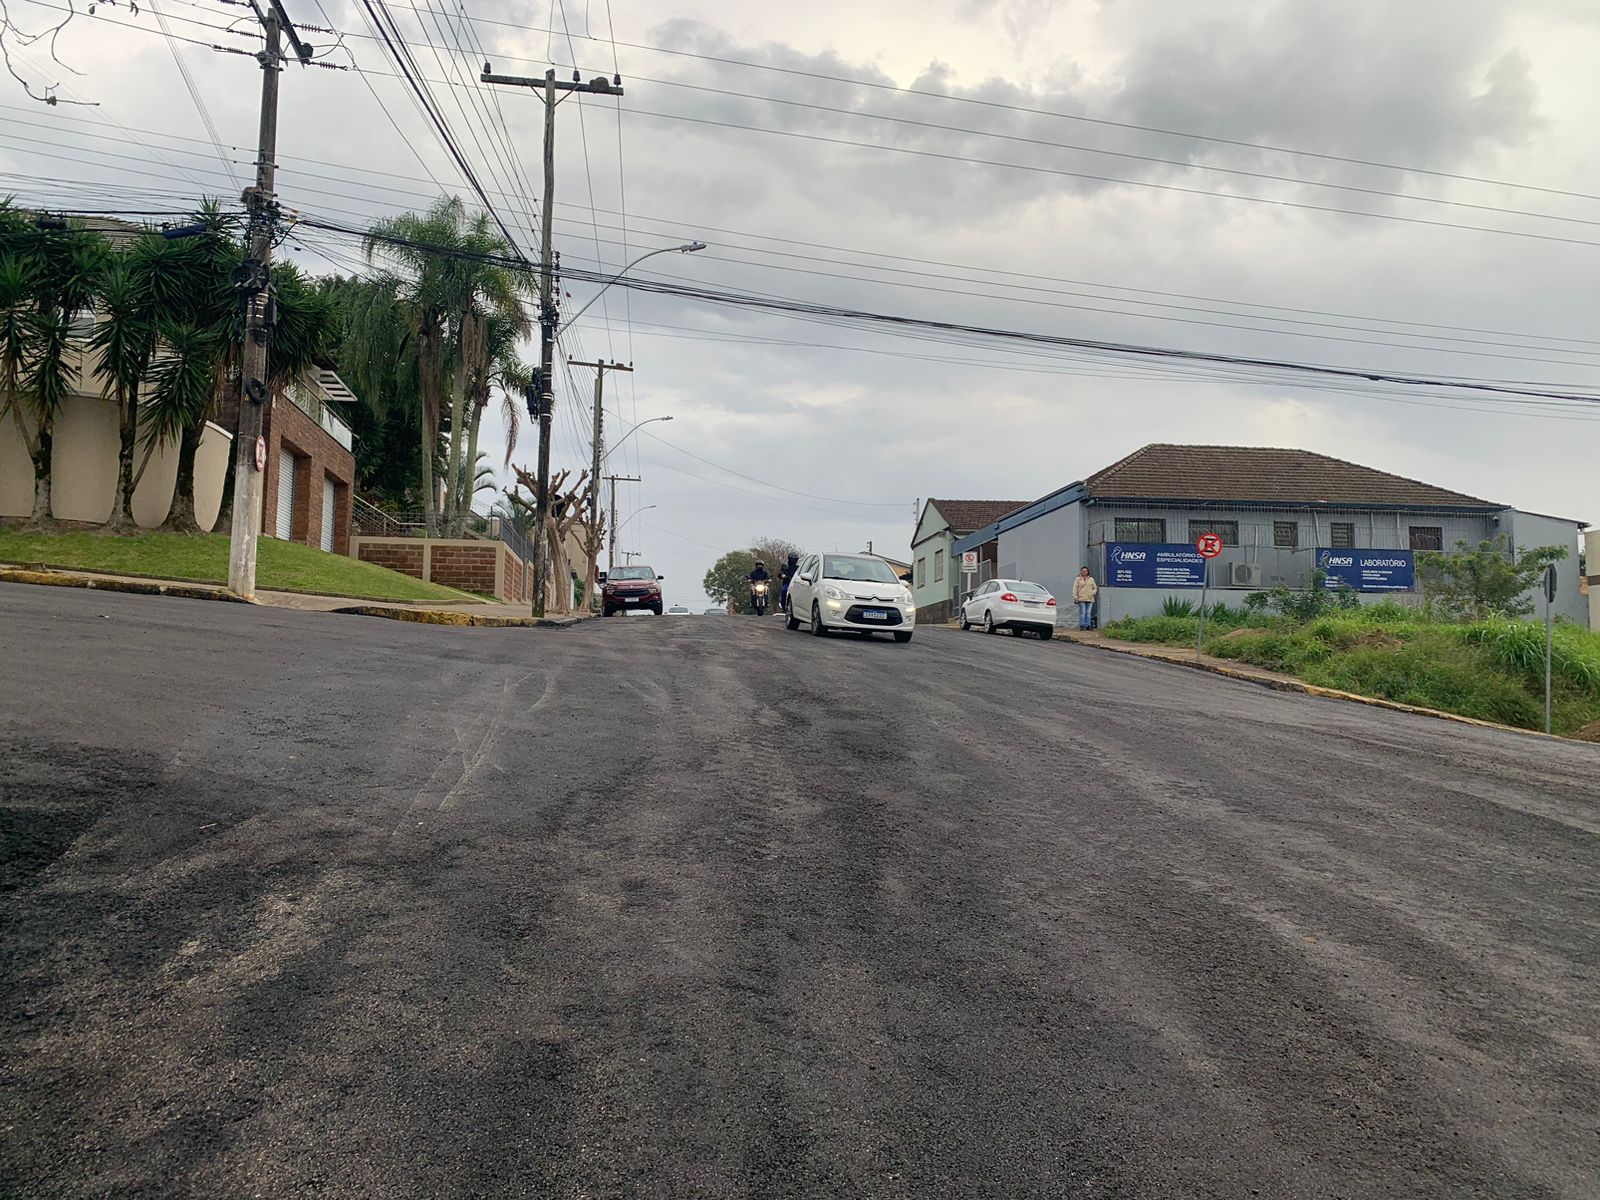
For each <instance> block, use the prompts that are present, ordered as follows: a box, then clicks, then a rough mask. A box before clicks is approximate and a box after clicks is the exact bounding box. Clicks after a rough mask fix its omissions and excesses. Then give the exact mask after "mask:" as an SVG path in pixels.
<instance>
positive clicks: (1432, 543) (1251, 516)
mask: <svg viewBox="0 0 1600 1200" xmlns="http://www.w3.org/2000/svg"><path fill="white" fill-rule="evenodd" d="M1581 527H1582V522H1579V521H1576V520H1565V519H1562V518H1557V517H1548V516H1543V515H1540V514H1536V513H1528V512H1521V511H1518V510H1516V509H1513V508H1510V507H1508V506H1507V505H1504V504H1500V503H1495V502H1492V501H1487V500H1482V499H1479V498H1477V497H1474V496H1468V495H1465V494H1463V493H1460V492H1454V491H1451V490H1449V489H1447V488H1441V487H1436V486H1434V485H1432V484H1427V483H1422V482H1419V481H1417V480H1413V479H1407V478H1405V477H1403V476H1399V475H1392V474H1389V473H1388V472H1385V471H1378V470H1374V469H1373V468H1370V467H1364V466H1360V465H1359V464H1356V463H1350V462H1345V461H1343V460H1342V459H1335V458H1329V457H1327V456H1325V455H1320V454H1313V453H1311V452H1309V451H1304V450H1280V449H1267V448H1257V447H1234V446H1175V445H1152V446H1146V447H1144V448H1143V449H1142V450H1139V451H1136V452H1135V453H1133V454H1131V455H1129V456H1128V457H1127V458H1124V459H1122V460H1120V461H1119V462H1116V463H1113V464H1112V465H1111V466H1109V467H1107V468H1105V469H1104V470H1102V471H1099V472H1097V473H1095V474H1094V475H1091V476H1089V477H1088V478H1087V479H1084V480H1080V481H1077V482H1075V483H1071V484H1068V485H1067V486H1066V487H1064V488H1061V489H1059V490H1057V491H1055V492H1052V493H1050V494H1049V495H1047V496H1044V497H1042V498H1041V499H1039V500H1036V501H1034V502H1033V503H1032V504H1028V505H1025V506H1023V507H1021V508H1019V509H1017V510H1016V511H1014V512H1011V513H1008V514H1006V515H1005V516H1003V517H1001V518H1000V519H998V520H996V521H994V522H992V523H991V524H989V525H987V526H985V527H984V528H983V529H980V530H976V531H974V532H973V533H971V534H969V535H967V536H965V537H960V538H956V539H955V540H954V541H953V542H952V543H951V547H950V551H951V553H953V554H957V555H959V554H961V553H962V552H964V551H967V550H977V551H978V552H979V553H980V555H984V556H986V557H988V558H992V559H993V561H994V563H995V571H994V573H995V574H998V575H1000V576H1003V577H1007V578H1011V577H1017V578H1024V579H1031V580H1034V581H1035V582H1037V583H1040V584H1043V585H1044V586H1045V587H1048V588H1050V589H1051V590H1052V591H1053V592H1055V593H1056V594H1057V595H1070V594H1071V588H1072V579H1073V577H1074V576H1075V575H1076V574H1077V573H1078V570H1079V568H1080V567H1085V566H1087V567H1088V568H1089V569H1090V572H1091V573H1092V574H1093V575H1094V577H1095V579H1096V581H1097V582H1099V584H1100V585H1101V589H1100V601H1099V612H1098V617H1099V621H1100V623H1101V624H1102V625H1104V624H1105V623H1107V622H1109V621H1113V620H1116V619H1117V618H1119V617H1126V616H1151V615H1154V614H1156V613H1159V612H1160V611H1161V609H1162V605H1163V603H1164V602H1165V601H1166V600H1167V599H1168V598H1169V597H1176V598H1179V599H1185V600H1190V601H1194V600H1196V599H1197V598H1198V591H1199V588H1200V585H1201V582H1202V579H1203V580H1204V581H1205V583H1206V586H1207V587H1208V588H1209V589H1210V590H1211V591H1212V592H1213V593H1215V595H1216V599H1217V600H1219V601H1222V602H1224V603H1230V604H1236V603H1239V602H1241V601H1242V599H1243V597H1244V596H1245V595H1248V594H1249V593H1250V592H1254V591H1260V590H1262V589H1264V588H1271V587H1277V586H1280V585H1281V586H1286V587H1291V588H1305V587H1308V586H1310V584H1311V582H1312V578H1313V573H1314V572H1316V571H1318V570H1322V571H1323V572H1324V573H1325V574H1326V575H1327V576H1328V579H1327V583H1326V586H1337V584H1338V582H1339V581H1341V580H1343V581H1344V582H1346V583H1348V584H1349V585H1350V586H1352V587H1354V588H1356V590H1357V592H1358V594H1359V598H1360V599H1361V600H1362V601H1363V602H1366V603H1372V602H1376V601H1378V600H1382V599H1400V600H1405V599H1407V598H1411V599H1415V598H1417V591H1416V577H1415V556H1416V554H1417V553H1418V552H1419V551H1424V550H1450V549H1453V548H1454V547H1455V545H1456V544H1457V543H1458V542H1466V543H1468V544H1470V545H1476V544H1477V543H1478V542H1481V541H1484V540H1489V539H1493V538H1496V537H1499V536H1504V537H1505V538H1506V539H1507V543H1508V545H1509V546H1510V547H1511V548H1512V549H1513V550H1514V551H1515V550H1522V549H1527V548H1530V547H1538V546H1552V545H1555V546H1564V547H1566V549H1567V551H1568V557H1567V559H1566V560H1565V566H1564V568H1563V567H1558V568H1557V579H1558V595H1557V599H1556V603H1555V611H1556V612H1557V613H1558V614H1559V615H1561V616H1564V617H1566V618H1567V619H1569V620H1572V621H1575V622H1578V623H1579V624H1584V625H1587V624H1588V622H1589V614H1588V610H1587V605H1586V603H1585V598H1584V597H1583V596H1582V595H1581V594H1580V591H1579V586H1578V569H1577V560H1578V534H1579V531H1580V529H1581ZM1203 533H1214V534H1216V535H1218V537H1220V539H1221V541H1222V543H1223V545H1222V552H1221V554H1220V555H1218V556H1217V557H1216V558H1215V559H1213V560H1211V562H1210V564H1209V566H1207V565H1206V564H1205V562H1204V560H1202V559H1201V558H1200V557H1199V555H1198V554H1197V553H1196V552H1195V551H1194V544H1195V541H1196V540H1197V539H1198V538H1199V537H1200V535H1201V534H1203Z"/></svg>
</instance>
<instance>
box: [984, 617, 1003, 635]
mask: <svg viewBox="0 0 1600 1200" xmlns="http://www.w3.org/2000/svg"><path fill="white" fill-rule="evenodd" d="M983 631H984V632H985V633H999V632H1000V631H999V630H998V629H996V628H995V624H994V614H993V613H992V612H986V613H984V614H983Z"/></svg>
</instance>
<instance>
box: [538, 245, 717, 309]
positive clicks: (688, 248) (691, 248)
mask: <svg viewBox="0 0 1600 1200" xmlns="http://www.w3.org/2000/svg"><path fill="white" fill-rule="evenodd" d="M705 248H706V244H705V243H704V242H685V243H684V244H683V245H681V246H663V247H662V248H661V249H659V250H647V251H646V252H645V253H643V254H641V255H639V257H638V258H636V259H634V260H633V261H632V262H631V263H629V264H628V265H627V266H625V267H623V268H622V270H620V271H618V272H617V273H616V274H615V275H613V276H612V277H611V278H610V279H608V280H606V281H605V283H603V284H601V285H600V290H599V291H598V292H596V293H595V294H594V295H592V296H590V297H589V303H588V304H585V305H584V306H583V307H582V308H580V309H579V310H578V311H577V312H575V313H573V314H572V316H570V317H568V318H567V319H566V321H565V322H563V323H564V324H566V325H569V326H571V325H576V324H577V323H578V318H579V317H581V316H583V314H584V313H586V312H588V311H589V309H590V307H591V306H592V305H593V304H594V302H595V301H596V300H598V299H600V297H601V296H603V295H605V294H606V289H607V288H609V287H610V286H611V285H612V284H613V283H615V282H616V281H617V280H619V279H621V278H622V277H623V276H624V275H626V274H627V273H628V272H629V271H631V270H633V269H634V268H635V267H637V266H638V265H639V264H640V263H642V262H643V261H644V260H645V259H647V258H654V257H655V256H656V255H658V254H672V253H674V252H677V253H680V254H693V253H694V252H695V251H696V250H704V249H705Z"/></svg>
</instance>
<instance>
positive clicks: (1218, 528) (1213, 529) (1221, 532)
mask: <svg viewBox="0 0 1600 1200" xmlns="http://www.w3.org/2000/svg"><path fill="white" fill-rule="evenodd" d="M1207 533H1214V534H1216V535H1217V536H1218V537H1219V538H1221V539H1222V544H1223V545H1224V546H1237V545H1238V544H1239V522H1237V521H1190V522H1189V540H1190V541H1191V542H1198V541H1199V540H1200V538H1201V536H1202V535H1203V534H1207Z"/></svg>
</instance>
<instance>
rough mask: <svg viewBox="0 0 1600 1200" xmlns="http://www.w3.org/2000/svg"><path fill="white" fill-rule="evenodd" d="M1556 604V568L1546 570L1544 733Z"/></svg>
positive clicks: (1548, 716)
mask: <svg viewBox="0 0 1600 1200" xmlns="http://www.w3.org/2000/svg"><path fill="white" fill-rule="evenodd" d="M1555 602H1556V567H1555V564H1554V563H1551V564H1550V565H1549V566H1547V567H1546V568H1545V569H1544V731H1545V732H1546V733H1549V732H1550V620H1551V615H1550V610H1551V608H1552V607H1553V606H1554V605H1555Z"/></svg>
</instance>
